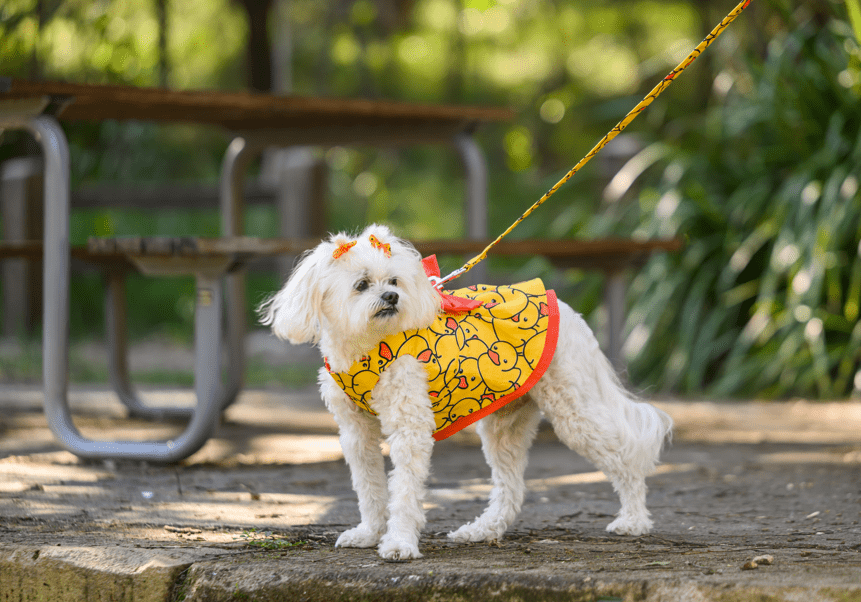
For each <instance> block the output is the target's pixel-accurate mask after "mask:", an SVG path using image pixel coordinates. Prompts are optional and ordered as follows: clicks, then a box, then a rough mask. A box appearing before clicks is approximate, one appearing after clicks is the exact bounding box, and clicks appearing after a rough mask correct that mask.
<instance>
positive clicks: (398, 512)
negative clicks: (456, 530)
mask: <svg viewBox="0 0 861 602" xmlns="http://www.w3.org/2000/svg"><path fill="white" fill-rule="evenodd" d="M427 383H428V381H427V372H425V369H424V368H423V367H422V365H421V364H420V363H419V361H418V360H416V359H415V358H413V357H410V356H407V357H402V358H400V359H398V360H396V361H395V363H393V364H392V365H391V366H390V367H389V368H388V369H387V370H386V371H385V372H384V373H383V374H382V376H381V377H380V382H379V383H377V386H376V388H375V390H374V398H373V399H372V400H371V407H373V408H374V411H375V412H377V414H378V416H379V418H380V426H381V427H382V432H383V435H384V436H385V437H386V442H387V443H388V444H389V449H390V451H389V458H391V460H392V472H391V474H390V475H389V520H388V525H387V528H386V534H385V535H383V537H382V539H381V540H380V546H379V548H378V551H379V554H380V556H381V557H382V558H384V559H385V560H392V561H396V560H409V559H411V558H421V557H422V555H421V553H420V552H419V547H418V542H419V534H420V533H421V530H422V528H423V527H424V525H425V511H424V506H423V503H422V502H423V500H424V495H425V482H426V481H427V478H428V474H429V473H430V463H431V452H432V451H433V443H434V440H433V431H434V426H435V424H434V414H433V410H432V408H431V402H430V399H429V398H428V396H427V394H426V393H425V392H426V391H427V390H428V389H427V387H428V384H427Z"/></svg>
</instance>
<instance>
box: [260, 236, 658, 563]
mask: <svg viewBox="0 0 861 602" xmlns="http://www.w3.org/2000/svg"><path fill="white" fill-rule="evenodd" d="M381 247H386V248H385V249H382V248H381ZM440 304H441V296H440V293H439V291H437V289H435V288H434V286H433V285H432V284H431V282H430V281H429V280H428V277H427V276H426V274H425V271H424V269H423V266H422V263H421V257H420V255H419V253H418V251H416V250H415V248H414V247H413V246H412V245H410V244H409V243H407V242H405V241H402V240H400V239H397V238H395V237H394V236H393V235H392V233H391V232H390V231H389V230H388V229H387V228H386V227H385V226H379V225H373V226H369V227H368V228H367V229H365V231H364V232H362V234H360V235H359V236H357V237H355V238H352V237H348V236H347V235H345V234H343V233H342V234H337V235H333V236H331V237H330V238H329V239H328V240H327V241H324V242H322V243H321V244H320V245H319V246H317V247H316V248H315V249H313V250H312V251H310V252H308V253H307V254H306V255H305V256H304V257H303V258H302V260H301V261H300V262H299V264H298V265H297V266H296V268H295V270H294V271H293V273H292V275H291V276H290V278H289V280H288V281H287V283H286V284H285V285H284V287H283V288H282V289H281V290H280V291H279V292H278V293H277V294H275V295H274V296H273V297H272V298H270V299H269V300H268V301H266V302H265V303H264V304H263V305H262V306H261V308H260V312H261V316H262V322H263V323H264V324H266V325H271V327H272V330H273V331H274V333H275V334H276V335H277V336H278V337H279V338H281V339H286V340H288V341H290V342H291V343H294V344H299V343H309V342H310V343H314V344H317V345H319V347H320V350H321V352H322V355H323V356H324V358H325V360H326V362H327V364H326V368H322V369H321V370H320V378H319V382H320V391H321V394H322V397H323V400H324V401H325V403H326V406H327V407H328V409H329V410H330V411H331V412H332V414H334V417H335V420H336V422H337V424H338V426H339V428H340V442H341V446H342V448H343V451H344V457H345V459H346V461H347V463H348V464H349V466H350V469H351V473H352V482H353V488H354V489H355V491H356V494H357V496H358V500H359V511H360V514H361V522H360V524H359V525H358V526H357V527H354V528H352V529H350V530H348V531H345V532H344V533H342V534H341V536H340V537H339V538H338V540H337V542H336V544H335V545H336V546H344V547H359V548H367V547H374V546H378V551H379V554H380V556H381V557H382V558H384V559H386V560H407V559H411V558H421V556H422V555H421V553H419V547H418V542H419V534H420V532H421V529H422V528H423V527H424V525H425V513H424V510H423V507H422V500H423V497H424V494H425V481H426V479H427V477H428V474H429V471H430V459H431V449H432V447H433V443H434V437H433V433H434V427H435V423H434V414H433V411H432V409H431V402H430V400H431V398H430V397H429V394H428V391H429V389H428V387H429V384H428V383H429V376H428V372H427V370H426V369H425V367H424V366H423V365H422V363H421V362H420V361H419V360H418V359H416V357H413V356H404V357H398V358H395V359H394V360H393V361H392V362H391V363H390V365H388V366H387V367H386V370H385V371H384V372H382V373H381V374H380V375H379V381H378V382H377V383H376V385H375V387H374V388H373V392H372V394H369V395H368V397H367V400H368V403H367V408H369V409H371V410H372V411H371V412H369V411H368V410H367V409H363V408H361V407H360V406H359V405H357V403H355V402H354V401H352V400H351V399H350V398H349V397H348V396H347V395H346V394H345V392H344V390H343V389H342V388H341V387H340V386H339V385H338V384H337V383H336V382H335V379H334V378H333V375H332V373H338V372H344V371H347V370H349V369H350V368H351V367H352V366H353V365H354V364H355V363H356V362H359V361H360V360H363V359H366V355H367V353H368V352H369V350H371V349H374V348H375V347H376V346H378V345H379V344H380V341H382V340H383V339H384V338H386V337H387V336H392V335H394V334H396V333H402V332H404V331H410V330H411V329H418V328H422V327H426V326H428V325H429V324H431V323H432V322H434V320H435V319H437V317H438V315H439V314H440V312H441V309H440V307H441V305H440ZM462 344H463V343H462ZM425 353H426V354H427V353H429V352H425ZM497 357H498V356H497ZM497 363H498V362H497ZM355 378H356V379H358V376H356V377H355ZM505 410H506V411H503V412H495V413H491V414H489V415H487V416H486V417H483V418H482V419H481V420H480V421H478V423H477V426H478V433H479V435H480V436H481V441H482V449H483V451H484V455H485V457H486V458H487V461H488V463H489V464H490V467H491V471H492V476H491V478H492V484H493V488H492V491H491V493H490V500H489V504H488V506H487V508H486V509H485V511H484V512H483V513H482V515H481V516H479V517H478V518H476V519H475V520H474V521H472V522H471V523H468V524H466V525H464V526H462V527H460V528H459V529H457V530H456V531H454V532H452V533H449V535H448V536H449V538H450V539H452V540H453V541H458V542H470V541H472V542H476V541H492V540H498V539H500V538H501V537H502V535H503V534H504V533H505V531H506V529H507V528H508V527H509V525H511V523H512V522H513V521H514V519H515V517H516V515H517V513H518V512H519V511H520V507H521V505H522V503H523V499H524V495H525V484H524V479H523V474H524V470H525V468H526V456H527V451H528V449H529V447H530V446H531V444H532V441H533V439H534V437H535V435H536V432H537V430H538V424H539V421H540V419H541V415H542V414H543V415H544V416H545V417H546V418H547V419H548V420H549V422H550V423H551V424H552V426H553V428H554V430H555V432H556V434H557V436H558V437H559V439H560V440H561V441H563V442H564V443H565V444H566V445H567V446H568V447H570V448H571V449H572V450H574V451H576V452H577V453H579V454H580V455H582V456H584V457H585V458H587V459H588V460H590V461H591V462H593V463H594V464H595V465H596V466H597V467H598V468H599V469H600V470H602V471H603V472H604V473H605V474H606V475H607V477H608V478H609V479H610V481H611V482H612V484H613V487H614V489H615V490H616V492H617V494H618V495H619V498H620V500H621V510H620V511H619V513H618V516H617V518H616V519H615V520H614V521H613V522H611V523H610V524H609V525H608V526H607V530H608V531H611V532H614V533H618V534H627V535H640V534H643V533H647V532H648V531H649V530H650V529H651V526H652V521H651V519H650V518H649V511H648V510H647V509H646V483H645V477H646V476H647V475H648V474H650V472H651V471H652V470H653V469H654V467H655V464H656V462H657V460H658V455H659V453H660V450H661V447H662V445H663V442H664V439H665V438H666V437H667V436H668V435H669V433H670V431H671V428H672V421H671V419H670V417H669V416H667V415H666V414H665V413H664V412H662V411H660V410H658V409H656V408H654V407H653V406H651V405H649V404H647V403H642V402H638V401H636V400H634V399H633V398H632V396H631V395H630V394H629V393H627V392H626V391H625V389H624V388H623V387H622V386H621V385H620V383H619V380H618V379H617V377H616V375H615V373H614V371H613V369H612V367H611V366H610V363H609V362H608V360H607V359H606V358H605V357H604V355H603V354H602V353H601V351H600V350H599V349H598V343H597V341H596V340H595V337H594V335H593V334H592V331H591V330H590V329H589V327H588V326H587V325H586V323H585V321H584V320H583V318H582V317H581V316H580V315H579V314H578V313H576V312H574V310H572V309H571V308H570V307H569V306H568V305H566V304H564V303H562V302H559V303H558V339H557V343H556V351H555V354H553V356H552V360H550V361H549V365H548V366H547V367H546V370H545V372H544V374H543V376H541V377H540V379H538V380H537V381H536V382H534V384H533V385H531V389H529V391H528V393H526V394H525V395H523V396H522V397H520V398H519V399H518V400H517V403H514V404H511V405H510V406H509V407H507V408H505ZM382 438H385V440H386V441H387V442H388V444H389V447H390V458H391V461H392V465H393V470H392V471H391V474H390V476H389V479H388V484H387V481H386V474H385V469H384V461H383V456H382V453H381V451H380V442H381V440H382Z"/></svg>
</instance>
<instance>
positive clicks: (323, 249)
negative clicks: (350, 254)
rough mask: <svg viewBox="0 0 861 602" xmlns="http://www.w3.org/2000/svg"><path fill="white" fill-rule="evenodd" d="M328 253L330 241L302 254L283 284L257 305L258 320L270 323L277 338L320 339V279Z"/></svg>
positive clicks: (299, 341) (297, 342)
mask: <svg viewBox="0 0 861 602" xmlns="http://www.w3.org/2000/svg"><path fill="white" fill-rule="evenodd" d="M331 256H332V249H331V245H329V244H326V243H324V244H321V245H319V246H317V247H316V248H315V249H313V250H312V251H310V252H309V253H307V254H305V255H304V256H303V257H302V259H300V261H299V263H298V264H297V265H296V267H295V268H294V269H293V273H292V274H290V278H288V279H287V282H286V283H285V284H284V287H283V288H282V289H281V290H280V291H278V292H277V293H275V295H273V296H272V297H271V298H270V299H268V300H267V301H265V302H263V303H262V304H261V305H260V307H259V308H258V310H257V311H258V314H259V315H260V323H261V324H264V325H265V326H271V327H272V332H273V333H275V336H277V337H278V338H279V339H284V340H287V341H290V342H291V343H293V344H294V345H299V344H301V343H314V344H316V343H318V342H319V341H320V334H321V326H320V318H321V311H322V301H323V292H322V290H321V288H320V282H321V277H322V275H323V271H324V269H325V263H326V261H327V260H328V259H329V258H331Z"/></svg>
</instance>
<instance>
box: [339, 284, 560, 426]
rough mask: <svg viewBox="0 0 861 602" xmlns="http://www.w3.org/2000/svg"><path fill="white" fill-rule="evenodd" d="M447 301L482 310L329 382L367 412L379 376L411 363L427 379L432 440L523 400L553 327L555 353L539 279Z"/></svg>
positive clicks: (387, 343)
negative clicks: (398, 363) (402, 360)
mask: <svg viewBox="0 0 861 602" xmlns="http://www.w3.org/2000/svg"><path fill="white" fill-rule="evenodd" d="M451 294H453V295H455V296H457V297H466V298H470V299H478V300H480V301H482V306H481V307H479V308H477V309H474V310H472V311H469V312H467V313H459V314H453V313H452V314H450V313H444V314H440V315H439V316H438V317H437V319H436V320H435V321H434V323H433V324H431V325H430V326H429V327H427V328H422V329H419V330H408V331H405V332H401V333H398V334H395V335H392V336H389V337H387V338H386V339H384V340H383V341H381V342H380V344H379V345H378V346H377V348H376V349H374V350H373V351H372V352H371V353H369V354H368V355H367V356H366V357H363V358H362V359H361V360H360V361H359V362H357V363H356V364H355V365H353V367H352V368H351V369H350V370H349V371H348V372H342V373H334V372H330V374H331V375H332V377H333V378H334V379H335V382H337V383H338V385H339V386H340V387H341V388H342V389H343V390H344V391H345V392H346V393H347V395H348V396H349V397H350V398H351V399H352V400H353V401H354V402H355V403H356V404H358V405H359V406H360V407H361V408H363V409H365V410H367V411H369V412H373V410H372V409H371V407H370V405H369V402H370V400H371V391H372V390H373V389H374V387H375V386H376V384H377V382H378V381H379V379H380V373H381V372H382V371H384V370H385V369H386V366H388V364H389V363H390V362H392V361H393V360H394V359H397V358H398V357H401V356H403V355H404V354H407V355H411V356H413V357H415V358H416V359H418V360H419V361H420V362H422V363H423V365H424V367H425V370H426V371H427V374H428V394H429V395H430V397H431V398H432V400H433V404H432V405H433V410H434V415H435V418H436V430H435V433H439V432H440V431H442V430H444V429H447V430H449V431H451V432H448V434H446V435H445V436H448V435H449V434H452V432H456V430H459V428H463V426H466V424H468V423H469V422H470V421H466V422H465V423H463V424H462V426H459V428H456V429H455V430H452V428H451V427H452V426H453V425H455V423H457V422H458V421H459V420H461V419H463V418H465V417H468V416H469V415H470V414H473V413H474V412H476V411H479V410H485V412H483V413H482V415H484V414H485V413H487V410H488V408H489V407H490V406H492V405H493V404H495V403H497V404H498V405H499V407H501V406H502V405H504V404H505V403H507V402H508V401H511V399H515V398H516V397H518V396H519V395H522V394H523V393H525V391H526V390H528V387H527V388H526V389H524V390H521V389H523V386H524V384H526V383H527V380H529V379H530V376H532V374H533V371H534V370H535V369H536V368H537V367H538V364H539V361H540V360H541V358H542V356H543V354H544V349H545V344H546V343H547V342H548V329H549V328H550V327H551V326H552V328H550V330H551V331H552V332H553V333H554V334H553V336H552V337H550V339H552V345H553V346H554V348H555V341H556V337H555V330H556V325H557V324H558V311H557V308H556V302H555V297H554V296H551V297H550V298H548V293H547V291H545V289H544V284H543V283H542V282H541V280H539V279H535V280H530V281H528V282H523V283H520V284H515V285H510V286H499V287H495V286H488V285H477V286H473V287H469V288H464V289H458V290H455V291H451ZM551 318H553V319H555V320H556V321H555V322H554V321H553V320H552V319H551ZM551 351H552V349H551ZM547 361H549V358H548V359H547V360H546V361H545V362H544V363H543V364H544V365H543V366H542V368H541V369H542V371H543V368H544V367H546V363H547ZM534 380H536V379H532V380H530V383H529V386H531V383H532V382H534ZM493 409H497V408H493ZM443 438H444V437H443Z"/></svg>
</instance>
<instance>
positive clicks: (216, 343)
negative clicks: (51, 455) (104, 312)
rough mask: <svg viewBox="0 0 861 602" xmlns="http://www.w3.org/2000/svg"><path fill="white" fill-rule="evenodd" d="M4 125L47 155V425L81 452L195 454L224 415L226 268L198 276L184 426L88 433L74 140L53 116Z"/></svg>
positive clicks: (155, 456) (149, 456) (142, 456)
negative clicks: (23, 133)
mask: <svg viewBox="0 0 861 602" xmlns="http://www.w3.org/2000/svg"><path fill="white" fill-rule="evenodd" d="M0 126H3V127H15V128H17V129H24V130H28V131H30V132H31V133H32V134H33V135H34V136H35V137H36V140H37V141H38V142H39V144H40V145H41V147H42V152H43V153H44V156H45V240H44V293H43V294H44V316H43V329H44V335H43V337H44V340H43V363H44V365H43V379H44V390H45V416H46V419H47V422H48V426H49V427H50V429H51V431H52V432H53V433H54V436H56V437H57V439H58V440H59V441H60V443H61V444H62V445H63V447H65V448H66V449H68V450H69V451H70V452H72V453H74V454H76V455H78V456H80V457H82V458H90V459H99V458H124V459H133V460H147V461H154V462H174V461H178V460H181V459H183V458H186V457H188V456H190V455H191V454H193V453H194V452H195V451H197V450H198V449H200V448H201V447H202V446H203V444H204V443H205V442H206V440H207V439H209V437H210V436H212V434H213V432H214V430H215V426H216V424H217V422H218V419H219V417H220V415H221V406H220V404H219V399H218V382H219V357H218V356H219V352H220V343H221V282H220V279H219V278H220V274H219V275H209V274H198V276H197V282H198V303H197V308H196V312H195V347H196V351H197V353H196V360H195V392H196V393H197V406H196V408H195V410H194V414H193V417H192V419H191V421H190V423H189V424H188V426H187V427H186V429H185V431H184V432H183V433H182V434H181V435H180V436H179V437H177V438H175V439H173V440H169V441H146V442H138V441H97V440H92V439H87V438H85V437H83V436H82V435H81V434H80V432H79V431H78V430H77V428H76V427H75V425H74V423H73V421H72V416H71V412H70V410H69V402H68V365H69V356H68V353H69V256H70V253H69V249H70V247H69V146H68V143H67V141H66V137H65V135H64V134H63V130H62V129H61V128H60V126H59V124H58V123H57V122H56V120H55V119H53V118H52V117H49V116H44V115H43V116H39V117H32V118H26V119H21V120H10V119H8V118H4V119H2V120H0Z"/></svg>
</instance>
